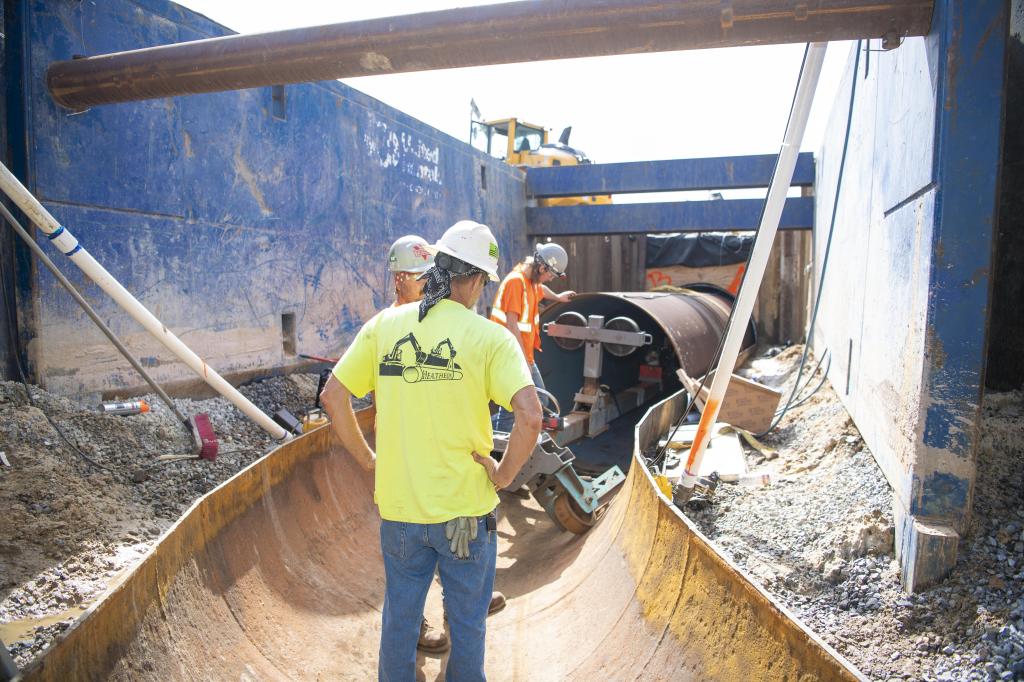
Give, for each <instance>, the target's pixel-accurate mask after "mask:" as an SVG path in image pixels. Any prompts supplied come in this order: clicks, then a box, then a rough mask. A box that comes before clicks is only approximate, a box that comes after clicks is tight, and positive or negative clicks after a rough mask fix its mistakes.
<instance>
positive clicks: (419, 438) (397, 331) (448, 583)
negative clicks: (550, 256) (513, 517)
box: [322, 220, 541, 680]
mask: <svg viewBox="0 0 1024 682" xmlns="http://www.w3.org/2000/svg"><path fill="white" fill-rule="evenodd" d="M430 249H431V251H432V252H434V254H435V259H434V266H433V267H431V268H430V270H428V271H427V273H426V274H425V275H424V277H425V279H426V282H425V284H424V290H423V299H422V300H421V301H420V302H419V303H418V304H416V303H410V304H407V305H401V306H397V307H392V308H387V309H385V310H382V311H381V312H379V313H377V315H375V316H374V317H373V318H372V319H370V321H368V322H367V323H366V324H365V325H363V327H362V329H360V330H359V333H358V334H357V335H356V338H355V340H354V341H353V342H352V344H351V345H350V346H349V348H348V350H346V351H345V354H344V355H343V356H342V358H341V360H339V361H338V364H337V365H336V366H335V368H334V372H333V376H332V377H331V379H330V380H329V381H328V382H327V387H326V388H325V389H324V393H323V398H322V402H323V404H324V408H325V409H326V410H327V412H328V414H329V415H330V416H331V420H332V422H331V423H332V427H333V428H334V430H335V432H336V433H337V435H338V437H339V438H340V440H341V442H342V444H343V445H344V446H345V448H346V450H347V451H348V452H349V453H350V454H351V456H352V457H354V458H355V459H356V461H358V462H359V463H360V464H361V465H362V466H363V467H365V468H366V469H367V470H373V471H374V472H375V481H374V483H375V485H374V501H375V502H376V503H377V507H378V510H379V512H380V516H381V526H380V537H381V551H382V554H383V557H384V573H385V597H384V607H383V612H382V629H381V647H380V659H379V668H378V672H379V675H380V678H381V679H382V680H411V679H415V674H416V643H417V640H418V637H419V633H420V623H421V622H422V618H423V604H424V601H425V599H426V595H427V590H428V588H429V587H430V583H431V580H432V578H433V575H434V571H435V569H436V570H437V571H438V573H439V575H440V577H441V586H442V589H443V590H444V598H445V611H446V614H447V617H448V624H449V627H450V631H451V639H452V651H451V655H450V656H449V658H448V663H447V676H448V678H449V679H484V677H485V675H484V669H483V665H484V663H483V662H484V637H485V633H486V618H487V610H488V606H489V602H490V600H491V591H492V589H493V585H494V570H495V561H496V558H497V533H496V532H495V517H494V510H495V507H496V506H497V504H498V496H497V495H496V494H495V489H496V488H504V487H506V486H508V485H509V484H510V483H511V482H512V480H513V479H514V478H515V476H516V474H518V473H519V470H520V469H521V468H522V466H523V464H525V463H526V461H527V459H529V457H530V454H531V452H532V451H533V447H534V445H535V443H536V442H537V436H538V435H539V433H540V425H541V411H540V403H539V402H538V400H537V393H536V391H535V390H534V388H533V383H532V380H531V377H530V372H529V369H528V368H527V366H526V362H525V360H524V358H523V355H522V353H521V351H520V350H519V348H518V346H517V344H516V341H515V339H514V338H513V337H512V335H511V334H509V333H508V332H507V331H506V330H504V329H502V328H501V327H499V326H497V325H494V324H492V323H490V322H488V321H487V320H486V319H484V318H482V317H480V316H478V315H476V314H475V313H474V312H473V311H472V308H473V307H474V306H475V305H476V303H477V301H478V300H479V298H480V294H481V293H482V292H483V287H484V285H485V283H486V282H487V280H488V279H491V280H493V281H498V276H497V267H498V245H497V242H496V241H495V239H494V236H493V235H492V234H491V231H490V229H488V228H487V227H486V226H485V225H481V224H479V223H474V222H472V221H465V220H464V221H460V222H458V223H456V224H455V225H453V226H452V227H450V228H449V229H448V230H447V231H446V232H445V233H444V235H443V236H442V237H441V239H440V240H438V242H437V243H436V244H434V245H433V246H432V247H430ZM370 391H374V392H375V399H376V404H377V440H376V445H377V452H376V453H375V452H374V451H373V450H372V449H370V447H369V445H368V444H367V442H366V440H365V439H364V438H363V435H362V433H361V431H360V430H359V426H358V424H357V422H356V418H355V413H354V412H353V410H352V404H351V397H352V396H353V395H356V396H364V395H366V394H367V393H369V392H370ZM488 401H494V402H495V403H497V404H499V405H501V406H503V407H505V408H506V409H511V410H512V411H513V412H514V414H515V420H516V421H515V428H514V429H513V431H512V433H511V436H510V439H509V445H508V449H507V450H506V453H505V456H504V457H503V458H502V460H501V462H500V463H498V462H496V461H495V460H493V459H492V458H491V457H490V456H489V453H490V451H491V449H492V447H493V433H492V431H491V423H490V419H489V410H488Z"/></svg>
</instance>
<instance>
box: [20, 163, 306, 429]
mask: <svg viewBox="0 0 1024 682" xmlns="http://www.w3.org/2000/svg"><path fill="white" fill-rule="evenodd" d="M0 190H3V192H4V194H6V195H7V196H8V197H10V199H11V201H13V202H14V203H15V204H17V206H18V208H20V209H21V210H22V212H23V213H24V214H25V215H27V216H28V217H29V219H31V220H32V222H33V223H35V224H36V225H38V226H39V229H41V230H42V231H43V232H45V233H46V235H47V238H48V239H49V240H50V242H52V243H53V245H54V246H56V247H57V248H58V249H60V251H61V253H63V254H64V255H65V256H67V257H68V258H70V259H71V261H72V262H73V263H74V264H75V265H77V266H78V267H79V268H81V270H82V272H84V273H85V274H86V276H87V277H88V278H89V279H91V280H92V281H94V282H96V284H98V285H99V286H100V288H101V289H103V291H105V292H107V294H108V295H109V296H110V297H111V298H112V299H114V301H115V302H116V303H117V304H118V305H120V306H121V307H122V308H124V309H125V311H127V313H128V314H129V315H131V316H132V317H133V318H135V320H136V321H137V322H138V323H139V324H141V325H142V326H143V327H145V328H146V330H147V331H148V332H149V333H150V334H152V335H153V336H155V337H156V338H157V340H158V341H160V343H162V344H164V346H166V347H167V349H168V350H169V351H171V352H172V353H174V354H175V355H176V356H178V358H180V359H181V361H182V362H184V363H185V364H186V365H188V367H189V368H190V369H191V370H192V371H193V372H195V373H196V374H198V375H199V377H200V378H201V379H202V380H203V381H205V382H206V383H207V384H209V385H210V387H211V388H213V390H215V391H217V393H219V394H221V395H222V396H224V397H225V398H227V399H228V400H230V401H231V402H232V403H233V404H234V406H235V407H237V408H238V409H239V410H241V411H242V413H243V414H245V416H247V417H249V419H251V420H253V421H254V422H256V424H257V425H258V426H259V427H260V428H262V429H263V430H264V431H266V432H267V433H269V434H270V435H271V436H273V437H274V438H276V439H278V440H285V439H288V438H290V437H291V435H290V434H289V433H288V432H287V431H285V430H284V429H283V428H282V427H281V426H280V425H278V424H277V422H275V421H274V420H273V419H271V418H270V417H268V416H267V415H266V414H264V413H263V411H262V410H260V408H258V407H256V406H255V405H253V404H252V403H251V402H250V401H249V399H248V398H246V397H245V396H244V395H242V394H241V393H239V392H238V390H236V389H235V387H234V386H232V385H231V384H229V383H228V382H227V381H226V380H225V379H224V377H222V376H221V375H219V374H217V372H216V371H215V370H214V369H213V368H212V367H210V366H208V365H207V364H206V362H205V361H203V359H202V358H200V357H199V356H198V355H196V354H195V353H193V352H192V350H191V349H190V348H189V347H188V346H186V345H185V344H184V343H182V341H181V339H179V338H178V337H177V336H175V335H174V334H172V333H171V331H170V330H168V329H167V327H165V326H164V325H163V323H162V322H160V320H158V319H156V316H154V315H153V313H151V312H149V310H147V309H146V307H145V306H144V305H142V304H141V303H139V301H138V299H136V298H135V297H134V296H132V295H131V293H129V291H128V290H127V289H125V288H124V287H123V286H121V283H120V282H118V281H117V280H116V279H114V277H113V276H112V275H111V274H110V273H109V272H107V271H106V269H105V268H104V267H103V266H102V265H100V264H99V263H98V262H97V261H96V259H95V258H93V257H92V255H91V254H90V253H89V252H88V251H86V250H85V249H84V248H83V247H82V245H81V244H79V243H78V240H77V239H75V237H74V236H73V235H72V234H71V233H70V232H69V231H68V230H67V228H65V227H62V226H61V225H60V223H58V222H57V220H56V219H55V218H54V217H53V216H52V215H50V212H49V211H47V210H46V208H44V207H43V205H42V204H40V203H39V201H38V200H37V199H36V198H35V197H34V196H32V193H31V192H29V191H28V189H26V188H25V186H24V185H23V184H21V181H20V180H18V178H16V177H14V174H13V173H11V171H10V170H9V169H8V168H7V166H5V165H4V164H2V163H0Z"/></svg>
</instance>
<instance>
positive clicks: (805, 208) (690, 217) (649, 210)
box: [526, 197, 814, 237]
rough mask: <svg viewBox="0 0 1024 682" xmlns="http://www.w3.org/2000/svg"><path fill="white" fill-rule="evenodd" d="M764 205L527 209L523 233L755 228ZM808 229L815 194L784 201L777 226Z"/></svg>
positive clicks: (702, 203) (759, 201) (743, 202)
mask: <svg viewBox="0 0 1024 682" xmlns="http://www.w3.org/2000/svg"><path fill="white" fill-rule="evenodd" d="M763 206H764V200H763V199H730V200H722V201H675V202H660V203H650V204H607V205H598V206H554V207H545V208H527V209H526V231H527V233H528V234H530V235H531V236H534V237H555V236H561V235H581V234H630V233H633V234H646V233H649V232H718V231H728V230H756V229H757V225H758V222H759V218H760V216H761V209H762V207H763ZM812 227H814V197H792V198H789V199H787V200H786V206H785V208H784V209H783V211H782V222H781V224H780V225H779V229H780V230H809V229H811V228H812Z"/></svg>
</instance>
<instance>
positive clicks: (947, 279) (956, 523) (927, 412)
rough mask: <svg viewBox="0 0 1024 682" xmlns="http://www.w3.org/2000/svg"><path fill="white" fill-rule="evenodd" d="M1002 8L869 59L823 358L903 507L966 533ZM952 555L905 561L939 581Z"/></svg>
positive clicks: (841, 104)
mask: <svg viewBox="0 0 1024 682" xmlns="http://www.w3.org/2000/svg"><path fill="white" fill-rule="evenodd" d="M1005 12H1006V5H1005V3H1002V2H998V1H997V0H984V1H982V2H977V3H975V2H970V3H968V2H965V1H963V0H941V1H940V2H937V3H936V12H935V16H934V19H933V26H932V31H931V34H930V35H929V36H928V37H927V38H925V39H908V40H907V41H906V42H905V43H904V45H903V46H902V47H900V48H899V49H897V50H894V51H891V52H873V53H872V54H871V60H870V64H871V67H870V70H868V69H866V68H863V67H864V65H862V69H861V72H860V73H858V74H856V75H855V77H856V78H857V79H858V81H857V82H858V83H859V86H858V87H859V89H858V94H857V100H856V106H855V107H854V118H853V128H852V133H851V137H850V156H849V160H848V162H847V167H846V172H845V175H844V179H843V188H842V196H841V201H840V205H839V212H838V215H837V226H836V229H837V233H836V237H835V241H834V243H833V245H832V258H831V260H830V262H829V274H828V277H827V279H826V281H825V284H824V289H823V290H824V292H825V299H824V304H823V309H822V314H821V317H820V319H819V326H820V328H821V332H820V336H819V338H818V343H817V346H818V350H819V351H823V350H824V348H825V347H826V346H827V347H828V348H829V349H831V351H832V354H833V355H832V357H833V359H834V362H833V363H832V371H831V372H830V378H831V379H832V382H833V385H834V386H835V387H836V389H837V393H839V395H840V397H841V398H842V399H843V401H844V402H845V403H846V405H847V407H848V408H849V410H850V412H851V414H852V415H853V417H854V420H855V422H856V423H857V426H858V428H859V429H860V431H861V433H862V434H863V435H864V438H865V440H866V441H867V443H868V445H869V446H870V447H871V450H872V452H873V453H874V454H875V457H876V458H877V459H878V461H879V464H880V466H881V467H882V469H883V470H884V471H885V473H886V476H887V478H888V479H889V481H890V483H891V484H892V485H893V488H894V490H895V492H896V494H897V497H898V504H899V505H900V507H901V508H902V509H903V510H904V511H905V512H906V513H909V514H911V515H914V516H919V517H927V518H930V519H933V520H940V521H942V522H944V523H947V524H949V525H951V526H953V527H954V528H957V529H958V530H963V527H964V525H963V524H964V521H965V520H966V519H967V518H968V516H969V514H970V505H971V499H972V485H973V480H974V476H975V470H976V464H975V462H974V453H975V452H976V448H977V444H978V439H979V434H978V429H979V426H980V420H981V415H980V411H979V408H980V400H981V394H982V382H983V378H984V377H983V375H984V370H985V350H986V336H987V334H988V333H989V331H988V317H989V305H990V304H989V288H990V282H991V275H990V271H991V267H992V264H991V258H992V246H993V239H994V230H993V222H994V216H995V211H996V205H997V204H996V192H997V187H996V181H997V179H998V177H999V163H1000V151H1001V140H1002V137H1001V133H1002V130H1001V115H1002V108H1003V97H1004V89H1003V80H1004V71H1003V62H1004V58H1005V48H1006V45H1005V41H1006V34H1007V23H1006V22H1007V18H1006V16H1005ZM871 47H872V48H877V47H878V41H877V40H876V41H873V42H872V44H871ZM851 62H852V57H851ZM849 86H850V81H849V80H847V81H846V82H844V84H843V86H842V87H841V88H840V94H839V97H838V99H837V102H836V107H835V110H834V112H833V115H832V118H831V119H830V122H829V126H828V128H827V132H826V140H827V141H826V143H825V147H824V149H823V152H822V154H821V155H820V157H819V167H818V173H819V177H818V182H817V183H816V194H817V195H818V213H817V216H816V221H817V225H818V226H819V227H823V226H825V225H827V224H828V222H829V219H830V217H831V216H830V212H831V205H832V192H834V187H835V179H836V169H837V168H836V167H837V161H838V155H839V151H840V148H841V144H842V141H843V133H844V130H845V116H846V107H847V104H848V97H849V90H848V89H849ZM823 236H824V235H821V236H819V239H818V240H817V244H818V253H817V257H816V259H815V260H816V262H817V263H819V265H820V263H821V262H822V257H823V255H824V254H823V251H822V249H823V245H824V239H823ZM907 527H908V528H909V526H907ZM908 532H909V531H908ZM906 540H907V539H906V538H903V539H902V540H901V542H902V541H906ZM922 551H923V550H922ZM947 559H948V557H947V556H946V555H943V556H934V557H917V558H913V559H907V561H911V563H912V562H913V561H917V560H920V561H923V562H925V564H927V565H928V566H929V571H931V572H933V574H934V575H940V574H942V572H943V571H945V570H947V569H948V566H947V565H945V564H943V565H939V563H941V562H943V561H946V560H947ZM936 562H938V563H936ZM933 564H934V565H933ZM906 565H910V564H907V563H906V562H905V566H906Z"/></svg>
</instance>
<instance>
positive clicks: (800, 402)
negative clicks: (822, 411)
mask: <svg viewBox="0 0 1024 682" xmlns="http://www.w3.org/2000/svg"><path fill="white" fill-rule="evenodd" d="M831 364H832V361H831V359H830V360H829V366H830V367H831ZM826 379H828V369H826V370H825V372H824V373H823V374H822V375H821V380H820V381H818V385H817V386H815V387H814V390H813V391H811V392H810V393H808V394H807V395H805V396H804V397H802V398H800V400H798V401H796V402H795V403H793V404H792V405H790V406H789V409H791V410H792V409H793V408H795V407H800V406H801V405H803V404H804V403H806V402H807V401H808V400H810V399H811V398H813V397H814V394H815V393H817V392H818V391H820V390H821V387H822V386H824V385H825V380H826Z"/></svg>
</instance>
